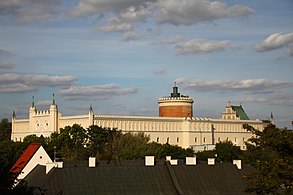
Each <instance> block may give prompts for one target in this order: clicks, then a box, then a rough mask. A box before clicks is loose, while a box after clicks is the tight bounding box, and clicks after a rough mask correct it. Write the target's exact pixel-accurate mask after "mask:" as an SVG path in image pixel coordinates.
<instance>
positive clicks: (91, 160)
mask: <svg viewBox="0 0 293 195" xmlns="http://www.w3.org/2000/svg"><path fill="white" fill-rule="evenodd" d="M89 167H96V157H89Z"/></svg>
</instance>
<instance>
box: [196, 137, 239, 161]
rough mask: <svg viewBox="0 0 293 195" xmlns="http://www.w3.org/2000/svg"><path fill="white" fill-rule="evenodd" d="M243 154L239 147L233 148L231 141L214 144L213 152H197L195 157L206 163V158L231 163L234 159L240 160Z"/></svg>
mask: <svg viewBox="0 0 293 195" xmlns="http://www.w3.org/2000/svg"><path fill="white" fill-rule="evenodd" d="M242 156H243V152H242V151H241V149H240V147H239V146H235V145H234V144H233V143H232V142H231V141H223V142H220V143H216V147H215V149H214V150H210V151H202V152H197V153H196V157H197V158H198V159H199V160H200V161H206V160H207V159H208V158H216V161H221V162H230V163H231V162H232V161H233V160H236V159H242V158H243V157H242Z"/></svg>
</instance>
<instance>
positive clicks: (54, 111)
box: [50, 93, 58, 131]
mask: <svg viewBox="0 0 293 195" xmlns="http://www.w3.org/2000/svg"><path fill="white" fill-rule="evenodd" d="M50 124H51V125H52V126H51V127H52V130H53V131H58V107H57V105H56V102H55V94H54V93H53V101H52V104H51V105H50Z"/></svg>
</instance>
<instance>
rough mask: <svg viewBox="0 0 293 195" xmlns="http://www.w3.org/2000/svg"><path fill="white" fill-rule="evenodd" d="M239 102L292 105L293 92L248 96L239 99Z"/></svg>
mask: <svg viewBox="0 0 293 195" xmlns="http://www.w3.org/2000/svg"><path fill="white" fill-rule="evenodd" d="M241 102H243V103H246V102H247V103H257V104H267V105H277V106H289V107H293V94H292V93H280V94H276V95H273V96H269V97H259V96H248V97H246V98H244V99H241Z"/></svg>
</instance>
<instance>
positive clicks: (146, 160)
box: [145, 156, 155, 166]
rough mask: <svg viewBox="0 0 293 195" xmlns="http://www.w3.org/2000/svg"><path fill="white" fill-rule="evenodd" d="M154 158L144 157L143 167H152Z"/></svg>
mask: <svg viewBox="0 0 293 195" xmlns="http://www.w3.org/2000/svg"><path fill="white" fill-rule="evenodd" d="M154 165H155V157H154V156H145V166H154Z"/></svg>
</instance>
